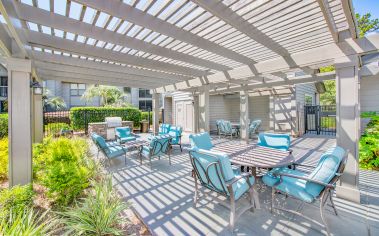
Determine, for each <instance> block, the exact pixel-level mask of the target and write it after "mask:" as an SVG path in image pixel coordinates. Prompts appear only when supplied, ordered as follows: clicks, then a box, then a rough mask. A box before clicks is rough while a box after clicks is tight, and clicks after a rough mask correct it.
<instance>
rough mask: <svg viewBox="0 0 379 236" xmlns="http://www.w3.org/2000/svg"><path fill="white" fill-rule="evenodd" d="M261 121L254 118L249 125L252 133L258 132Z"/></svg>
mask: <svg viewBox="0 0 379 236" xmlns="http://www.w3.org/2000/svg"><path fill="white" fill-rule="evenodd" d="M261 123H262V121H261V120H254V121H253V122H251V124H250V126H249V132H250V133H255V132H257V129H258V128H259V126H260V125H261Z"/></svg>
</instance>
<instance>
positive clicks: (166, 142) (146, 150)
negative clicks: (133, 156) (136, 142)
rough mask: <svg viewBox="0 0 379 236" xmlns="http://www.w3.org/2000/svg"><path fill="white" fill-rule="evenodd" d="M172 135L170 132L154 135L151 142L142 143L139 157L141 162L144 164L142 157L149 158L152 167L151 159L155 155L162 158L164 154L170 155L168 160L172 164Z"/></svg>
mask: <svg viewBox="0 0 379 236" xmlns="http://www.w3.org/2000/svg"><path fill="white" fill-rule="evenodd" d="M171 139H172V137H171V136H170V135H168V134H165V135H159V136H153V137H151V139H150V140H149V141H150V144H149V145H148V146H147V145H142V146H141V147H140V148H139V157H140V163H141V165H142V157H145V158H149V163H150V168H151V166H152V165H151V160H152V158H154V157H157V158H158V159H160V158H161V156H162V155H168V162H169V164H170V165H171V157H170V141H171Z"/></svg>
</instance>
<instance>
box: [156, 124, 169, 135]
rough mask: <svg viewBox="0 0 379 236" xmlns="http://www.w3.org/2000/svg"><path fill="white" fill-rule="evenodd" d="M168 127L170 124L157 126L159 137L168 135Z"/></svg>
mask: <svg viewBox="0 0 379 236" xmlns="http://www.w3.org/2000/svg"><path fill="white" fill-rule="evenodd" d="M170 127H171V125H170V124H161V125H160V126H159V131H158V134H159V135H163V134H168V133H169V132H170Z"/></svg>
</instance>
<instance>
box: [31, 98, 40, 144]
mask: <svg viewBox="0 0 379 236" xmlns="http://www.w3.org/2000/svg"><path fill="white" fill-rule="evenodd" d="M32 96H33V143H40V142H42V139H43V101H42V95H39V94H38V95H37V94H34V95H32Z"/></svg>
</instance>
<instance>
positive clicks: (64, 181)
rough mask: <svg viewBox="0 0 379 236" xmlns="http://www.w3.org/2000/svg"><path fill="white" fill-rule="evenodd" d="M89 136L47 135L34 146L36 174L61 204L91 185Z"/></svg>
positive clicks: (92, 167) (91, 166)
mask: <svg viewBox="0 0 379 236" xmlns="http://www.w3.org/2000/svg"><path fill="white" fill-rule="evenodd" d="M88 153H89V147H88V144H87V142H86V140H85V139H68V138H58V139H46V140H45V141H44V142H43V143H42V144H39V145H35V147H34V175H35V176H36V178H37V180H38V181H40V182H41V184H42V185H43V186H45V187H46V188H47V195H48V197H49V198H51V199H52V200H53V201H55V202H56V203H57V204H58V205H67V204H69V203H70V202H71V201H72V200H73V199H74V198H75V197H77V196H78V195H79V194H81V193H82V191H83V190H84V189H85V188H87V187H88V186H89V179H90V178H91V177H92V176H93V174H94V170H95V169H94V166H95V165H94V164H93V160H92V159H90V158H88Z"/></svg>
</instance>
